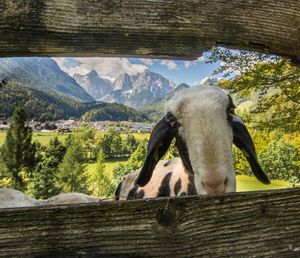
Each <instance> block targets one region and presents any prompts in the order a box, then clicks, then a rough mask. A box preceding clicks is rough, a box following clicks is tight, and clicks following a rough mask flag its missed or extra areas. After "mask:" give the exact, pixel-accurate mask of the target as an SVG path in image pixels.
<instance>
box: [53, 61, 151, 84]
mask: <svg viewBox="0 0 300 258" xmlns="http://www.w3.org/2000/svg"><path fill="white" fill-rule="evenodd" d="M53 59H54V60H55V61H56V62H57V63H58V65H59V66H60V68H61V69H62V70H63V71H65V72H66V73H68V74H70V75H71V76H73V75H74V74H75V73H78V74H82V75H84V74H87V73H89V72H90V71H91V70H93V69H94V70H96V71H97V73H98V74H99V75H100V76H101V77H103V78H106V79H109V80H110V81H113V80H114V79H115V78H116V77H118V76H119V75H120V74H123V73H128V74H130V75H132V74H137V73H141V72H143V71H145V70H146V69H147V66H145V65H143V64H133V63H131V62H130V61H129V60H128V59H127V58H104V57H80V58H77V57H74V58H73V57H72V58H71V57H57V58H53ZM70 64H71V65H70Z"/></svg>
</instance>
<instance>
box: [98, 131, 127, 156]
mask: <svg viewBox="0 0 300 258" xmlns="http://www.w3.org/2000/svg"><path fill="white" fill-rule="evenodd" d="M99 148H100V150H101V151H102V152H103V153H104V155H105V158H107V159H110V158H114V157H117V156H122V154H123V149H122V138H121V135H120V133H119V131H118V130H116V129H113V128H110V129H109V130H108V132H107V133H105V134H104V136H103V138H102V139H101V141H100V142H99Z"/></svg>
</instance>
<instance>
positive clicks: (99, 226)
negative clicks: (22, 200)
mask: <svg viewBox="0 0 300 258" xmlns="http://www.w3.org/2000/svg"><path fill="white" fill-rule="evenodd" d="M0 250H1V252H0V257H199V256H201V257H299V256H300V188H294V189H285V190H273V191H263V192H248V193H236V194H227V195H223V196H216V197H206V196H191V197H181V198H170V199H166V198H161V199H157V200H153V199H152V200H150V199H148V200H137V201H119V202H117V201H110V202H101V203H93V204H79V205H62V206H52V207H50V206H43V207H31V208H18V209H16V208H14V209H2V210H0Z"/></svg>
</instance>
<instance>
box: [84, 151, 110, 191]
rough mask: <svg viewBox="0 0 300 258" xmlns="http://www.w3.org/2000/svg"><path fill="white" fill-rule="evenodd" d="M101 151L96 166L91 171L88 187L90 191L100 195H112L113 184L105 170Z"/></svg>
mask: <svg viewBox="0 0 300 258" xmlns="http://www.w3.org/2000/svg"><path fill="white" fill-rule="evenodd" d="M104 158H105V157H104V155H103V153H100V154H99V156H98V159H97V168H96V170H95V171H93V172H92V173H91V176H90V179H89V181H90V188H91V189H92V193H93V194H94V195H96V196H100V197H109V196H112V194H113V192H114V188H115V187H114V185H113V183H112V177H111V174H110V173H109V172H108V171H106V170H105V164H104V162H105V159H104Z"/></svg>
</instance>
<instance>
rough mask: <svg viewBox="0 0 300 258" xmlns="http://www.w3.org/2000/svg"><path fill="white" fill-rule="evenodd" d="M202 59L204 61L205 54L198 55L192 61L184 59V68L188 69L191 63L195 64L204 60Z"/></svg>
mask: <svg viewBox="0 0 300 258" xmlns="http://www.w3.org/2000/svg"><path fill="white" fill-rule="evenodd" d="M204 61H206V57H205V56H200V57H199V58H198V59H197V60H194V61H184V68H185V69H188V68H190V67H191V66H192V65H197V63H200V62H204Z"/></svg>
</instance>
